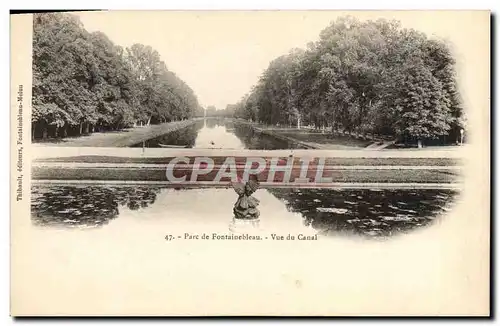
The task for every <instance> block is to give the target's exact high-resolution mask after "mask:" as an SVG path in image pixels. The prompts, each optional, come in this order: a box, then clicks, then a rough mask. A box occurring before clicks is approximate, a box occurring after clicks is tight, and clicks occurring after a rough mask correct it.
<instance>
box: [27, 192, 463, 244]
mask: <svg viewBox="0 0 500 326" xmlns="http://www.w3.org/2000/svg"><path fill="white" fill-rule="evenodd" d="M32 194H33V196H32V203H31V207H32V220H33V222H34V223H35V224H36V225H40V226H59V227H60V226H64V227H99V226H102V225H105V224H107V223H109V221H110V220H112V219H114V218H116V217H118V216H120V215H122V214H128V213H127V212H130V211H137V212H136V213H134V216H138V217H140V216H144V217H148V216H149V215H150V214H152V215H157V214H160V215H161V216H174V215H176V213H175V212H178V211H179V210H190V209H193V208H192V206H193V199H196V206H198V207H199V208H200V210H206V209H207V208H208V207H214V206H213V205H214V203H215V202H217V203H218V205H217V206H218V208H217V210H220V212H219V213H217V214H213V215H211V216H212V217H211V218H212V220H207V219H206V218H205V217H204V218H203V219H201V220H199V218H200V216H198V215H200V214H198V213H199V212H195V211H194V210H193V213H192V214H190V215H191V216H190V217H189V218H190V219H193V220H198V222H197V223H200V224H201V226H206V227H207V228H209V227H210V224H211V223H216V224H217V223H219V224H225V225H229V229H230V230H232V231H233V232H234V231H238V230H237V229H239V231H238V233H240V232H241V230H244V231H245V232H247V231H248V230H249V227H259V223H254V224H255V225H246V224H245V223H243V224H245V225H242V223H241V221H237V222H238V223H236V224H237V225H236V224H235V221H234V219H233V216H232V208H233V207H232V206H233V203H234V200H235V193H234V191H233V190H232V189H217V190H215V189H214V190H210V189H203V190H202V189H190V190H182V191H179V190H174V189H167V188H163V189H161V188H157V187H133V188H132V187H107V186H92V187H78V186H51V187H46V186H33V187H32ZM176 194H177V195H176ZM456 195H457V192H456V191H452V190H418V191H417V190H369V189H362V190H360V189H351V190H348V189H345V190H325V189H321V190H320V189H265V190H264V189H261V190H259V191H258V193H257V195H256V197H258V198H259V200H261V201H263V203H264V205H263V211H262V215H261V218H260V221H262V222H265V223H267V225H271V224H273V223H274V222H276V219H277V217H276V216H275V214H274V211H275V209H276V206H277V205H278V206H280V205H285V206H286V210H287V211H288V213H287V214H285V215H284V217H283V220H284V221H282V222H285V223H281V224H280V227H281V228H286V223H290V224H293V223H294V221H296V218H297V214H298V215H299V216H301V217H302V225H303V226H305V227H312V229H314V230H315V231H317V232H319V233H320V234H323V235H338V234H340V233H342V234H346V233H350V234H357V235H362V236H367V237H373V238H377V237H387V236H391V235H395V234H399V233H405V232H408V231H410V230H412V229H414V228H418V227H422V226H425V225H428V224H430V223H431V222H432V221H434V219H435V218H436V217H437V216H438V215H439V214H441V213H444V212H446V211H448V210H449V209H450V206H449V205H450V204H449V203H450V202H452V200H453V197H455V196H456ZM157 198H160V199H158V200H157ZM272 198H275V199H274V200H273V199H272ZM277 200H278V203H275V201H277ZM226 206H227V207H226ZM212 210H213V208H212ZM201 215H203V214H201ZM214 219H215V220H214ZM287 221H288V222H287ZM254 222H255V221H254ZM166 223H168V221H166ZM185 223H190V221H185ZM247 224H248V223H247ZM283 231H286V230H283Z"/></svg>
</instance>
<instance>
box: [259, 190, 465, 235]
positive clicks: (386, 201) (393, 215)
mask: <svg viewBox="0 0 500 326" xmlns="http://www.w3.org/2000/svg"><path fill="white" fill-rule="evenodd" d="M268 191H269V192H270V193H272V194H273V195H274V196H276V197H277V198H279V199H281V200H282V201H283V202H284V203H285V204H286V206H287V209H289V210H290V211H292V212H298V213H300V214H301V215H302V216H303V217H304V223H305V224H306V225H311V226H312V227H313V228H314V229H316V230H318V231H319V232H320V233H322V234H337V233H339V232H342V233H354V234H358V235H364V236H369V237H381V236H382V237H385V236H391V235H394V234H398V233H405V232H408V231H410V230H412V229H414V228H417V227H422V226H425V225H428V224H429V223H431V222H432V221H434V219H435V218H436V217H437V216H438V215H440V214H441V213H444V212H447V211H449V210H450V205H451V204H450V203H452V202H453V199H454V197H455V196H457V194H458V192H457V191H454V190H435V189H423V190H402V189H397V190H377V189H351V190H333V189H332V190H325V189H269V190H268Z"/></svg>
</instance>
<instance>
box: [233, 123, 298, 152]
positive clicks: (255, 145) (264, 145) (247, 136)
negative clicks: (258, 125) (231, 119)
mask: <svg viewBox="0 0 500 326" xmlns="http://www.w3.org/2000/svg"><path fill="white" fill-rule="evenodd" d="M232 131H233V132H234V134H235V135H236V137H238V138H239V139H241V141H242V142H243V144H244V146H245V148H248V149H264V150H265V149H268V150H272V149H289V148H303V147H301V146H300V145H298V144H295V143H292V142H289V141H286V140H282V139H277V138H275V137H272V136H269V135H266V134H262V133H260V132H258V131H256V130H254V129H253V128H252V127H250V126H248V125H245V124H238V123H236V124H235V125H234V129H232Z"/></svg>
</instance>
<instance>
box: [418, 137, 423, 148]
mask: <svg viewBox="0 0 500 326" xmlns="http://www.w3.org/2000/svg"><path fill="white" fill-rule="evenodd" d="M417 142H418V148H422V139H420V138H419V139H418V141H417Z"/></svg>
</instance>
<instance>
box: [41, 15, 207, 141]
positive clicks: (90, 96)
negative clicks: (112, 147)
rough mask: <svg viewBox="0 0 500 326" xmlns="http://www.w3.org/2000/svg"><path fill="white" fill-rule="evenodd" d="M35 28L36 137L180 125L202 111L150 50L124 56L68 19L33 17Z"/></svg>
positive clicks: (129, 51) (133, 48) (99, 35)
mask: <svg viewBox="0 0 500 326" xmlns="http://www.w3.org/2000/svg"><path fill="white" fill-rule="evenodd" d="M33 25H34V26H33V111H32V135H33V138H37V139H39V138H47V137H66V136H77V135H81V134H86V133H90V132H94V131H109V130H120V129H123V128H126V127H130V126H133V125H134V124H138V125H147V124H150V123H151V124H157V123H162V122H169V121H175V120H182V119H187V118H190V117H193V116H194V115H195V114H196V112H199V110H200V109H201V108H200V105H199V104H198V100H197V98H196V96H195V94H194V92H193V90H192V89H191V88H190V87H189V86H188V85H187V84H186V83H185V82H183V81H182V80H181V79H180V78H179V77H177V76H176V74H175V73H174V72H172V71H169V70H168V69H167V67H166V65H165V63H164V62H163V61H161V60H160V55H159V54H158V52H157V51H156V50H153V49H152V48H151V47H150V46H144V45H142V44H134V45H132V46H131V47H129V48H125V49H124V48H122V47H120V46H117V45H115V44H113V42H111V41H110V40H109V39H108V37H107V36H106V35H104V34H103V33H101V32H93V33H89V32H87V31H86V30H85V29H84V27H83V25H82V23H81V22H80V21H79V19H78V18H77V17H76V16H73V15H70V14H63V13H43V14H35V15H34V18H33ZM201 110H202V109H201Z"/></svg>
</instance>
